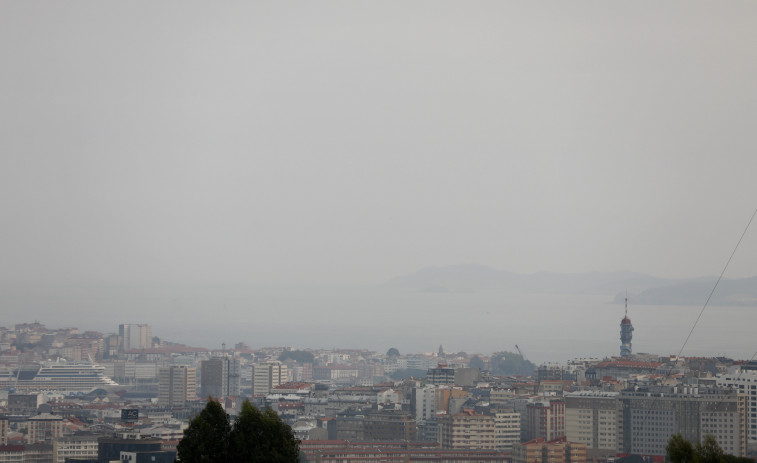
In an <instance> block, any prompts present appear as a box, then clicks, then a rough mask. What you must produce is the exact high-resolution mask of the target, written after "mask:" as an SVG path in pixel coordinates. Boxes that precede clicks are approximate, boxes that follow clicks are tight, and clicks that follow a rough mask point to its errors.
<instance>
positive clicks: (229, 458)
mask: <svg viewBox="0 0 757 463" xmlns="http://www.w3.org/2000/svg"><path fill="white" fill-rule="evenodd" d="M299 444H300V443H299V441H298V440H297V439H295V437H294V433H293V432H292V428H290V427H289V425H287V424H286V423H284V422H283V421H281V418H279V416H278V415H277V414H276V412H274V411H273V410H271V409H270V408H269V409H266V410H265V411H264V412H261V411H260V410H258V409H257V408H255V407H254V406H253V405H252V404H251V403H250V402H249V401H248V400H245V402H244V404H242V410H241V412H240V413H239V416H238V417H237V419H236V420H235V421H234V425H233V426H232V425H231V424H230V423H229V415H227V414H226V413H225V412H224V411H223V408H221V405H220V404H219V403H218V402H216V401H214V400H209V401H208V404H207V405H206V406H205V408H204V409H203V410H202V411H201V412H200V414H199V415H197V416H196V417H195V418H193V419H192V420H191V421H190V422H189V427H188V428H187V429H185V430H184V438H183V439H182V440H181V442H179V445H178V446H177V447H176V454H177V461H179V462H181V463H199V462H202V463H205V462H230V463H249V462H256V463H257V462H260V463H293V462H298V461H300V449H299V446H300V445H299Z"/></svg>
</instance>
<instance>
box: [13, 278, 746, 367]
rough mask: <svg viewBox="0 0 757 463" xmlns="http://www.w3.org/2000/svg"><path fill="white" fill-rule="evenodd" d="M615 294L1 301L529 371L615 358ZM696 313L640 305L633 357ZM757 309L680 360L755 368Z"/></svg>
mask: <svg viewBox="0 0 757 463" xmlns="http://www.w3.org/2000/svg"><path fill="white" fill-rule="evenodd" d="M611 299H612V295H604V296H586V295H558V294H537V293H524V292H517V291H494V290H492V291H477V292H468V293H427V292H418V291H410V290H398V289H394V288H385V287H349V288H345V287H340V288H334V287H332V288H322V287H321V288H248V289H243V290H240V289H238V288H237V289H229V288H224V289H221V288H215V289H211V288H197V287H194V288H187V287H184V288H164V287H161V288H147V289H146V288H140V289H134V288H132V289H124V288H122V289H119V290H114V289H113V288H109V289H104V288H89V289H87V288H79V289H76V290H70V289H68V290H61V289H58V290H48V291H39V292H29V291H22V290H18V291H15V292H14V291H6V292H5V293H4V294H3V296H2V297H0V303H1V304H2V306H3V307H6V308H7V310H4V311H3V312H4V313H6V314H7V315H6V316H4V317H3V320H2V322H0V323H1V324H5V325H11V324H13V323H20V322H24V321H32V320H35V319H36V320H39V321H41V322H43V323H45V324H47V326H48V327H51V328H55V327H62V326H78V327H80V328H81V329H94V330H98V331H103V332H115V331H117V329H118V324H119V323H148V324H151V325H152V326H153V334H154V335H155V336H160V337H163V338H165V339H167V340H173V341H177V342H182V343H186V344H190V345H194V346H204V347H211V348H218V347H220V345H221V343H222V342H225V343H226V345H227V346H228V347H231V346H233V344H235V343H236V342H239V341H243V342H246V343H247V344H248V345H250V346H251V347H253V348H257V347H263V346H292V347H320V348H330V347H337V348H368V349H373V350H377V351H382V352H383V351H386V350H387V349H388V348H389V347H397V348H399V349H400V351H402V352H433V351H436V350H437V349H438V347H439V345H440V344H441V345H443V346H444V349H445V350H446V351H448V352H458V351H465V352H469V353H473V352H478V353H485V354H487V353H490V352H494V351H498V350H509V351H514V350H515V344H518V345H519V346H520V348H521V349H522V350H523V352H524V354H525V355H526V357H527V358H528V359H530V360H532V361H534V362H543V361H564V360H567V359H570V358H574V357H589V356H591V357H603V356H610V355H617V354H618V352H619V342H620V341H619V331H620V326H619V325H620V320H621V319H622V318H623V306H622V305H617V304H611V303H610V302H609V301H610V300H611ZM700 310H701V306H699V307H693V306H691V307H684V306H634V305H633V301H631V302H630V305H629V312H628V315H629V317H630V318H631V320H632V322H633V325H634V328H635V331H634V336H633V350H634V352H652V353H659V354H677V353H678V352H679V350H680V349H681V346H682V344H683V342H684V340H685V338H686V336H687V335H688V333H689V331H690V329H691V327H692V325H693V323H694V321H695V320H696V318H697V315H698V314H699V311H700ZM755 327H757V307H716V306H711V307H708V308H707V309H706V310H705V312H704V314H703V315H702V318H701V320H700V321H699V324H698V326H697V327H696V329H695V330H694V333H693V334H692V336H691V338H690V340H689V341H688V343H687V345H686V347H685V349H684V350H683V355H685V356H687V355H688V356H695V355H696V356H700V355H701V356H714V355H725V356H729V357H734V358H742V359H743V358H750V357H751V356H752V355H753V354H754V353H755V351H757V338H755V336H754V334H753V333H754V328H755Z"/></svg>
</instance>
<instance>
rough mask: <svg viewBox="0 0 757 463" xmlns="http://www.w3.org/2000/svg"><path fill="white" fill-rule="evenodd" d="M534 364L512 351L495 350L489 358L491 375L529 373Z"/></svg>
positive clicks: (531, 371)
mask: <svg viewBox="0 0 757 463" xmlns="http://www.w3.org/2000/svg"><path fill="white" fill-rule="evenodd" d="M535 369H536V365H534V364H533V363H531V362H529V361H528V360H525V359H524V358H523V357H521V355H520V354H515V353H513V352H507V351H502V352H495V353H494V354H492V356H491V358H490V359H489V370H491V372H492V374H493V375H530V374H531V373H533V372H534V370H535Z"/></svg>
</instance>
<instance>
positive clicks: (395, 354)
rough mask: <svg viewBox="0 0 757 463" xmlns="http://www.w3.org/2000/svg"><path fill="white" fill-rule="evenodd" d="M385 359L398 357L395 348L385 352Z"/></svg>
mask: <svg viewBox="0 0 757 463" xmlns="http://www.w3.org/2000/svg"><path fill="white" fill-rule="evenodd" d="M386 356H387V357H399V356H400V351H399V349H397V348H396V347H390V348H389V350H388V351H386Z"/></svg>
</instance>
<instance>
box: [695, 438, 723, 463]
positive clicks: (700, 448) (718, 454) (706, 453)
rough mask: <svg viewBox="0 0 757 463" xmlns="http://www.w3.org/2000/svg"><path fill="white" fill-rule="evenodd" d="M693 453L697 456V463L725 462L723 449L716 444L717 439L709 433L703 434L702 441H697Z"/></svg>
mask: <svg viewBox="0 0 757 463" xmlns="http://www.w3.org/2000/svg"><path fill="white" fill-rule="evenodd" d="M694 453H695V454H696V456H697V458H696V459H697V461H698V463H725V458H724V455H725V453H724V452H723V449H722V448H720V446H719V445H718V441H717V440H715V438H714V437H712V436H711V435H709V434H708V435H706V436H704V439H702V442H701V443H700V442H697V444H696V445H695V446H694Z"/></svg>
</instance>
